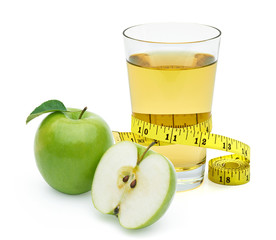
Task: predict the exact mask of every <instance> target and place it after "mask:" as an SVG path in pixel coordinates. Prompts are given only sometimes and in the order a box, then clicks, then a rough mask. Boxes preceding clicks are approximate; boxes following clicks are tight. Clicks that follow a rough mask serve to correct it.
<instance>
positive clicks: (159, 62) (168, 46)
mask: <svg viewBox="0 0 276 240" xmlns="http://www.w3.org/2000/svg"><path fill="white" fill-rule="evenodd" d="M123 36H124V44H125V50H126V60H127V69H128V79H129V87H130V96H131V106H132V115H133V116H134V117H135V118H138V119H140V120H143V121H146V122H150V123H153V124H158V125H161V126H169V127H175V128H182V127H187V126H191V125H195V124H197V123H200V122H203V121H205V120H207V119H209V118H210V117H211V107H212V99H213V90H214V82H215V74H216V67H217V59H218V50H219V43H220V36H221V32H220V30H218V29H217V28H215V27H211V26H207V25H201V24H194V23H151V24H142V25H137V26H133V27H129V28H127V29H126V30H124V32H123ZM152 149H153V150H154V151H156V152H158V153H161V154H163V155H164V156H166V157H167V158H168V159H170V160H171V162H172V163H173V165H174V167H175V169H176V172H177V178H178V179H177V191H185V190H188V189H193V188H195V187H197V186H199V185H200V184H201V183H202V181H203V179H204V171H205V162H206V149H205V148H200V147H193V146H184V145H177V144H170V145H165V146H154V147H152Z"/></svg>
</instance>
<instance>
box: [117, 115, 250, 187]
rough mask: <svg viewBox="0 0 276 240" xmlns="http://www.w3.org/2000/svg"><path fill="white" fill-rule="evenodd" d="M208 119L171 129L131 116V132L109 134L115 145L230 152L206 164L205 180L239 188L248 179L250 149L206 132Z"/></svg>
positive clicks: (210, 121) (240, 143) (209, 127)
mask: <svg viewBox="0 0 276 240" xmlns="http://www.w3.org/2000/svg"><path fill="white" fill-rule="evenodd" d="M210 129H212V119H211V118H209V119H208V120H207V121H205V122H202V123H199V124H196V125H192V126H189V127H185V128H172V127H166V126H160V125H156V124H152V123H148V122H145V121H142V120H140V119H137V118H135V117H133V116H132V119H131V132H115V131H114V132H113V136H114V139H115V142H116V143H117V142H120V141H132V142H136V143H138V144H141V145H144V146H147V145H149V144H150V143H152V142H153V141H155V142H156V145H157V146H163V145H168V144H181V145H188V146H195V147H203V148H211V149H217V150H222V151H226V152H230V153H234V154H231V155H226V156H222V157H218V158H213V159H211V160H210V161H209V164H208V166H209V167H208V178H209V179H210V180H211V181H212V182H215V183H218V184H223V185H241V184H245V183H247V182H249V180H250V147H249V146H248V145H246V144H245V143H242V142H240V141H237V140H235V139H232V138H228V137H224V136H221V135H218V134H213V133H210Z"/></svg>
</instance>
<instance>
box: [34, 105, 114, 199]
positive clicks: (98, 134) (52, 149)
mask: <svg viewBox="0 0 276 240" xmlns="http://www.w3.org/2000/svg"><path fill="white" fill-rule="evenodd" d="M67 110H68V111H63V112H62V111H56V112H53V113H51V114H50V115H48V116H47V117H46V118H45V119H44V120H43V121H42V123H41V125H40V127H39V128H38V130H37V132H36V136H35V144H34V150H35V159H36V163H37V166H38V169H39V171H40V173H41V174H42V176H43V178H44V179H45V181H46V182H47V183H48V184H49V185H50V186H51V187H53V188H54V189H56V190H58V191H60V192H63V193H67V194H80V193H84V192H87V191H89V190H91V184H92V179H93V176H94V173H95V170H96V167H97V165H98V163H99V161H100V159H101V157H102V155H103V154H104V152H105V151H106V150H107V149H108V148H109V147H110V146H111V145H112V144H113V137H112V132H111V130H110V129H109V127H108V125H107V124H106V122H105V121H104V120H103V119H102V118H101V117H99V116H98V115H96V114H94V113H91V112H87V111H85V110H86V109H84V110H83V111H81V110H79V109H67Z"/></svg>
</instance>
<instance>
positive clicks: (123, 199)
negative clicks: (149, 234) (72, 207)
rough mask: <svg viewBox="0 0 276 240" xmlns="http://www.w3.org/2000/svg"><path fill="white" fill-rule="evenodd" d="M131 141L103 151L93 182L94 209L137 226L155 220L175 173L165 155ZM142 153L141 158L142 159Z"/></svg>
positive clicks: (163, 209)
mask: <svg viewBox="0 0 276 240" xmlns="http://www.w3.org/2000/svg"><path fill="white" fill-rule="evenodd" d="M145 150H146V149H145V147H142V146H140V145H138V144H136V143H132V142H128V141H125V142H120V143H117V144H115V145H113V146H112V147H111V148H109V150H107V151H106V153H105V154H104V155H103V157H102V159H101V160H100V163H99V164H98V167H97V169H96V172H95V175H94V179H93V183H92V201H93V204H94V206H95V207H96V209H98V210H99V211H100V212H102V213H105V214H114V215H116V216H117V217H118V219H119V222H120V224H121V225H122V226H123V227H125V228H129V229H138V228H143V227H146V226H149V225H151V224H153V223H154V222H156V221H157V220H158V219H159V218H160V217H161V216H162V215H163V214H164V213H165V212H166V210H167V208H168V207H169V205H170V202H171V200H172V198H173V196H174V194H175V190H176V173H175V169H174V167H173V165H172V163H171V162H170V161H169V160H168V159H167V158H166V157H164V156H162V155H160V154H158V153H156V152H154V151H152V150H148V151H146V152H145ZM141 157H142V159H141Z"/></svg>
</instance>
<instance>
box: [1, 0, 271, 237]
mask: <svg viewBox="0 0 276 240" xmlns="http://www.w3.org/2000/svg"><path fill="white" fill-rule="evenodd" d="M274 10H275V6H274V5H273V1H266V0H263V1H254V0H250V1H246V0H244V1H241V0H232V1H221V0H216V1H215V0H209V1H206V0H197V1H192V0H191V1H186V0H167V1H162V0H159V1H154V0H151V1H150V0H140V1H129V0H128V1H126V0H117V1H112V0H110V1H107V0H101V1H91V0H90V1H81V0H79V1H72V0H64V1H61V0H47V1H40V0H33V1H30V0H25V1H22V0H20V1H14V0H7V1H5V0H2V1H1V2H0V84H1V85H0V104H1V105H0V106H1V118H0V121H1V125H0V126H1V127H0V129H1V133H0V161H1V165H0V184H1V187H0V189H1V197H0V201H1V204H0V219H1V223H0V228H1V230H0V238H1V239H103V238H104V239H189V240H191V239H204V238H206V239H207V238H208V239H209V238H210V239H252V238H253V237H254V239H255V238H261V239H275V235H276V234H275V229H274V228H275V215H276V210H275V201H276V197H275V182H274V179H275V177H274V176H275V171H276V169H275V155H273V154H274V150H273V148H275V126H274V121H275V114H274V111H275V107H274V105H275V100H276V97H275V95H276V94H275V86H276V85H275V84H274V81H275V56H276V51H275V42H276V37H275V34H274V32H275V11H274ZM147 22H197V23H203V24H208V25H212V26H215V27H217V28H219V29H221V31H222V39H221V45H220V54H219V61H218V69H217V76H216V84H215V94H214V99H213V100H214V102H213V109H212V112H213V132H214V133H218V134H221V135H225V136H228V137H232V138H236V139H239V140H240V141H243V142H246V143H247V144H249V145H250V146H251V181H250V182H249V183H248V184H245V185H242V186H232V187H230V186H221V185H217V184H214V183H212V182H210V181H209V180H208V179H207V178H206V179H205V181H204V183H203V185H202V186H201V187H199V188H197V189H195V190H192V191H188V192H183V193H177V194H176V195H175V198H174V200H173V202H172V204H171V206H170V208H169V209H168V211H167V212H166V214H165V215H164V216H163V217H162V218H161V219H160V220H159V221H158V222H156V223H155V224H154V225H152V226H150V227H148V228H145V229H142V230H136V231H133V230H125V229H123V228H122V227H121V226H120V225H119V223H118V221H117V219H116V218H115V217H112V216H104V215H102V214H101V213H99V212H97V211H96V210H95V208H94V207H93V205H92V201H91V197H90V192H88V193H85V194H82V195H78V196H70V195H65V194H61V193H59V192H57V191H55V190H53V189H52V188H50V187H49V186H48V185H47V184H46V183H45V181H44V180H43V178H42V177H41V175H40V173H39V171H38V169H37V167H36V164H35V159H34V154H33V140H34V135H35V131H36V129H37V128H38V126H39V123H40V122H41V120H42V119H43V118H44V117H45V116H41V117H39V118H37V119H35V120H33V121H32V122H30V123H29V124H28V125H26V124H25V119H26V117H27V115H28V114H29V113H30V112H31V111H32V110H33V109H34V108H35V107H37V106H38V105H39V104H41V103H42V102H44V101H46V100H49V99H59V100H61V101H63V102H64V104H65V105H66V106H67V107H77V108H83V107H84V106H88V109H89V110H90V111H92V112H95V113H97V114H99V115H100V116H102V117H103V118H104V119H105V120H106V121H107V122H108V124H109V125H110V127H111V128H112V129H113V130H120V131H122V130H128V131H129V130H130V113H131V108H130V96H129V91H128V90H129V89H128V80H127V71H126V63H125V56H124V46H123V38H122V31H123V30H124V29H125V28H127V27H129V26H131V25H136V24H140V23H147ZM273 134H274V136H273ZM220 154H222V152H219V151H215V150H210V151H208V159H210V157H215V156H219V155H220ZM206 173H207V172H206Z"/></svg>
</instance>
